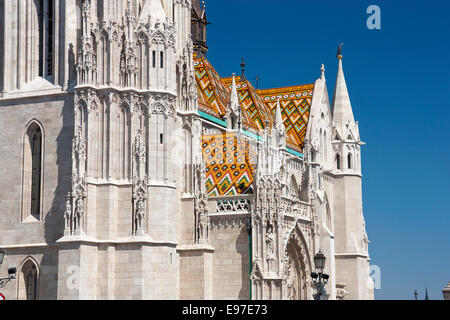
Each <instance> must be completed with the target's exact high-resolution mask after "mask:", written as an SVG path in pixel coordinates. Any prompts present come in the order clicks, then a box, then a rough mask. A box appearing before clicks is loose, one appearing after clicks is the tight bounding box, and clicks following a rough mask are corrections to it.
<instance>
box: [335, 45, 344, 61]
mask: <svg viewBox="0 0 450 320" xmlns="http://www.w3.org/2000/svg"><path fill="white" fill-rule="evenodd" d="M343 46H344V43H343V42H341V44H340V45H339V47H338V51H337V55H336V57H337V58H338V59H339V60H341V59H342V47H343Z"/></svg>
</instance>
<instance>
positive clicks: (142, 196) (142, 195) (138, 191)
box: [132, 179, 147, 236]
mask: <svg viewBox="0 0 450 320" xmlns="http://www.w3.org/2000/svg"><path fill="white" fill-rule="evenodd" d="M146 199H147V184H146V182H145V180H144V179H135V180H134V181H133V230H132V233H133V235H137V236H139V235H144V234H145V202H146Z"/></svg>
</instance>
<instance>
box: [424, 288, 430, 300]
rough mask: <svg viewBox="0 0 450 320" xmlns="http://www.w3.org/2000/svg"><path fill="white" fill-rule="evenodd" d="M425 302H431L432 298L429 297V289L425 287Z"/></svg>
mask: <svg viewBox="0 0 450 320" xmlns="http://www.w3.org/2000/svg"><path fill="white" fill-rule="evenodd" d="M425 300H430V297H428V288H427V287H425Z"/></svg>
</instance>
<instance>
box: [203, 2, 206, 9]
mask: <svg viewBox="0 0 450 320" xmlns="http://www.w3.org/2000/svg"><path fill="white" fill-rule="evenodd" d="M202 6H203V10H205V8H206V5H205V1H202Z"/></svg>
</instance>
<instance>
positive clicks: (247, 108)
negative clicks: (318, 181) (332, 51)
mask: <svg viewBox="0 0 450 320" xmlns="http://www.w3.org/2000/svg"><path fill="white" fill-rule="evenodd" d="M194 66H195V76H196V81H197V89H198V97H199V111H201V112H203V116H204V117H206V118H208V117H209V119H210V120H213V121H215V122H216V123H219V124H220V125H223V126H225V125H226V123H225V122H224V120H226V113H227V108H228V106H229V104H230V96H231V85H232V79H233V78H232V77H227V78H221V77H220V76H219V75H218V74H217V72H216V71H215V70H214V68H213V67H212V66H211V64H210V63H209V62H208V60H206V59H205V58H202V57H196V56H194ZM235 80H236V89H237V93H238V97H239V102H240V105H241V108H242V113H241V114H242V118H243V119H242V125H243V129H244V130H245V131H247V132H249V133H254V134H261V133H262V131H263V129H264V127H265V125H266V124H265V122H266V121H268V122H269V127H270V128H271V127H272V126H273V124H274V121H275V112H276V106H277V101H278V99H280V105H281V109H282V110H281V114H282V118H283V122H284V125H285V127H286V145H287V147H288V151H290V152H292V151H295V152H297V153H302V151H303V145H304V140H305V135H306V129H307V125H308V120H309V113H310V109H311V101H312V95H313V91H314V85H313V84H308V85H302V86H292V87H285V88H276V89H264V90H255V88H254V87H253V86H252V84H251V83H250V82H249V81H248V80H246V79H244V78H242V77H236V78H235ZM211 117H212V118H211ZM217 120H219V121H217ZM202 149H203V159H204V161H205V162H206V189H207V192H208V194H209V196H212V197H214V196H224V195H237V194H245V193H249V192H251V190H252V183H253V172H254V169H255V165H256V157H257V150H256V148H255V147H254V146H251V145H250V141H249V139H246V138H245V137H242V136H238V135H236V134H230V133H223V134H218V135H205V136H203V140H202ZM289 149H290V150H289ZM295 152H294V154H295Z"/></svg>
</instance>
